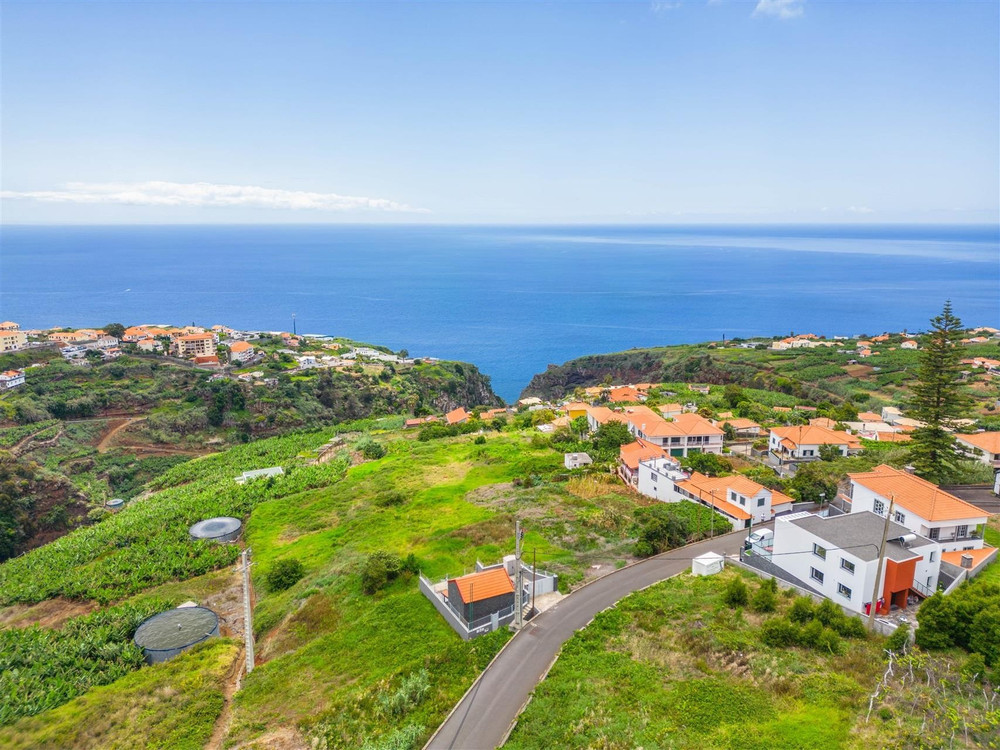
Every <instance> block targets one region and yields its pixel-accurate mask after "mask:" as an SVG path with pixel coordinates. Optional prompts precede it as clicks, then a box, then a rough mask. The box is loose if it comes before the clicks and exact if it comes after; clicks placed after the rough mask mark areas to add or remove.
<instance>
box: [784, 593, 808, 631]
mask: <svg viewBox="0 0 1000 750" xmlns="http://www.w3.org/2000/svg"><path fill="white" fill-rule="evenodd" d="M813 611H814V608H813V603H812V599H810V598H809V597H808V596H800V597H797V598H796V599H795V601H794V602H792V606H791V608H790V609H789V610H788V619H789V620H791V621H792V622H797V623H799V624H800V625H802V624H804V623H807V622H809V621H810V620H812V619H813Z"/></svg>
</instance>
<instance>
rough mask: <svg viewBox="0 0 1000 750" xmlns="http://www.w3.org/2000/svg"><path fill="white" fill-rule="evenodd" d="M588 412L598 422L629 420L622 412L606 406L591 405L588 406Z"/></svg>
mask: <svg viewBox="0 0 1000 750" xmlns="http://www.w3.org/2000/svg"><path fill="white" fill-rule="evenodd" d="M587 413H588V414H590V416H592V417H593V418H594V420H595V421H596V422H597V424H607V423H608V422H627V421H628V420H627V419H626V418H625V415H624V414H620V413H619V412H616V411H611V409H609V408H608V407H606V406H590V407H587Z"/></svg>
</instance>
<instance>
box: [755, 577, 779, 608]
mask: <svg viewBox="0 0 1000 750" xmlns="http://www.w3.org/2000/svg"><path fill="white" fill-rule="evenodd" d="M751 607H752V608H753V610H754V611H755V612H774V610H776V609H777V608H778V583H777V581H775V580H774V579H773V578H767V579H765V580H764V581H763V582H762V583H761V584H760V588H759V589H757V592H756V593H755V594H754V595H753V601H752V602H751Z"/></svg>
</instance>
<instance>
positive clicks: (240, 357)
mask: <svg viewBox="0 0 1000 750" xmlns="http://www.w3.org/2000/svg"><path fill="white" fill-rule="evenodd" d="M255 353H256V352H255V350H254V348H253V344H250V343H248V342H246V341H234V342H233V343H232V344H230V345H229V360H230V361H231V362H238V363H240V364H242V363H244V362H249V361H250V360H251V359H253V357H254V354H255Z"/></svg>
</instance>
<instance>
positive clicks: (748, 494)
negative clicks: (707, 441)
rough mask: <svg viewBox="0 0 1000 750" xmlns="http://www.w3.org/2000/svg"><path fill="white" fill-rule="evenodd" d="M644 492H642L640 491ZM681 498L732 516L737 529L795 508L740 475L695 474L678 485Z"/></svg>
mask: <svg viewBox="0 0 1000 750" xmlns="http://www.w3.org/2000/svg"><path fill="white" fill-rule="evenodd" d="M640 491H641V490H640ZM675 492H676V494H677V498H678V499H689V500H694V501H695V502H699V503H701V504H702V505H710V506H713V507H715V508H716V509H717V510H718V511H720V512H721V513H724V514H725V515H727V516H729V518H730V520H731V521H732V522H733V528H734V529H741V528H743V527H744V526H748V525H750V522H751V521H753V523H764V522H765V521H770V520H771V519H773V518H774V517H775V514H777V513H785V512H787V511H790V510H791V509H792V498H790V497H788V495H784V494H782V493H781V492H778V491H777V490H772V489H769V488H767V487H765V486H764V485H762V484H758V483H757V482H754V481H753V480H752V479H749V478H747V477H745V476H743V475H741V474H734V475H732V476H728V477H707V476H705V475H704V474H699V473H698V472H694V473H693V474H691V476H690V477H689V478H687V479H685V480H683V481H680V482H677V483H675Z"/></svg>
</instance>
